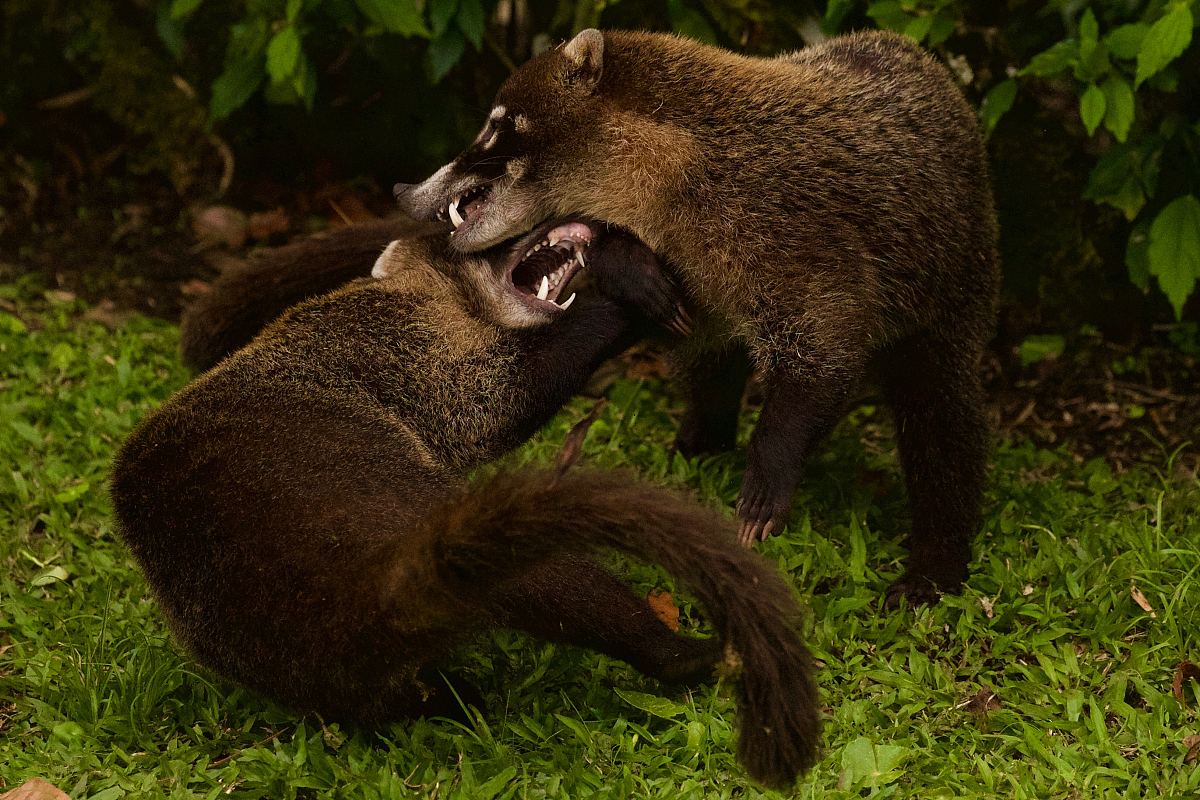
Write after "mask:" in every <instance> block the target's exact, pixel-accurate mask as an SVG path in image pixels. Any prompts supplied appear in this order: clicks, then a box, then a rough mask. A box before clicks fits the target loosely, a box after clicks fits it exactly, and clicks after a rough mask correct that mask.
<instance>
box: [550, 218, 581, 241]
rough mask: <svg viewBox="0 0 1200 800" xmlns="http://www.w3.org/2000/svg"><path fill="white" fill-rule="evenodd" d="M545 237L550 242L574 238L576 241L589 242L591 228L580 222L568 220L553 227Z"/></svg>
mask: <svg viewBox="0 0 1200 800" xmlns="http://www.w3.org/2000/svg"><path fill="white" fill-rule="evenodd" d="M545 238H547V239H549V240H550V241H552V242H555V241H562V240H563V239H574V240H575V241H577V242H590V241H591V240H592V229H591V228H589V227H588V226H587V225H584V224H583V223H582V222H568V223H565V224H563V225H559V226H558V227H557V228H553V229H551V230H550V232H549V233H547V234H546V236H545Z"/></svg>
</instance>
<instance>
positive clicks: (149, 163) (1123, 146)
mask: <svg viewBox="0 0 1200 800" xmlns="http://www.w3.org/2000/svg"><path fill="white" fill-rule="evenodd" d="M0 15H2V16H0V20H2V21H3V24H4V33H3V36H2V37H0V59H2V60H3V62H4V63H5V64H8V65H13V66H14V67H15V68H14V69H8V70H5V72H4V75H3V76H0V110H2V111H3V113H4V114H5V115H6V120H5V122H6V124H4V125H3V126H2V127H0V134H3V135H4V136H5V142H4V144H5V146H4V148H3V155H2V156H0V157H3V158H9V159H11V157H12V154H13V153H21V154H23V155H22V157H23V158H24V159H25V160H24V164H25V165H32V166H26V167H25V169H26V172H30V171H32V172H33V173H34V175H35V176H40V175H44V174H45V173H46V172H48V171H53V169H54V158H55V156H54V145H53V134H54V133H55V127H54V126H55V125H62V124H63V122H62V121H61V120H59V121H58V122H56V121H54V120H53V119H51V117H53V110H54V109H55V108H56V106H55V103H54V101H53V98H55V97H58V98H60V99H61V98H62V97H64V96H65V97H67V98H71V97H72V94H71V93H72V92H74V91H75V90H79V89H80V87H84V89H83V91H85V92H86V109H87V110H88V112H90V113H92V114H93V115H94V117H91V118H87V122H86V123H85V124H84V125H82V126H81V125H80V124H79V122H78V119H79V118H78V116H76V117H74V118H70V119H71V123H70V124H71V125H73V126H74V129H75V130H74V131H72V133H73V134H75V135H87V136H89V137H90V138H89V139H88V141H89V142H94V143H95V144H94V146H95V147H96V148H101V147H102V146H103V144H101V141H102V140H104V139H105V137H106V136H107V137H108V139H109V140H115V141H118V142H122V141H123V142H124V147H123V149H122V150H121V151H120V152H119V154H118V155H117V156H116V157H115V158H114V161H115V162H117V166H118V167H123V168H125V169H126V170H128V171H130V172H133V173H135V174H138V173H149V174H159V175H165V176H167V177H168V178H169V179H170V181H171V183H172V185H173V186H174V187H175V189H176V190H177V191H178V192H179V193H181V194H183V195H184V196H188V197H195V198H200V199H203V198H204V197H205V196H211V195H212V194H214V192H215V191H216V187H217V185H218V183H219V182H218V181H217V179H216V178H215V177H214V176H215V175H216V174H217V173H218V172H219V170H217V169H215V168H214V166H213V165H214V164H215V163H216V160H217V159H216V153H217V151H216V150H215V149H214V148H217V147H219V145H217V144H216V143H217V142H220V143H224V142H226V141H227V142H229V144H230V146H231V148H232V152H234V153H236V154H237V159H236V161H237V164H238V170H239V177H246V176H247V174H248V173H249V174H256V173H261V174H267V175H271V176H274V177H275V178H277V179H290V180H295V179H297V176H304V175H307V174H309V173H310V172H311V171H312V170H313V165H314V164H315V163H317V162H320V161H331V162H332V163H333V164H334V172H335V173H336V174H340V175H369V176H372V177H374V178H376V179H377V180H378V181H379V183H380V185H384V186H386V185H389V184H390V183H391V182H392V181H394V180H397V179H409V180H412V179H416V178H418V177H420V176H421V175H423V174H424V173H425V172H426V171H427V170H429V169H430V168H431V167H433V166H435V165H437V164H438V163H440V162H441V161H443V160H445V159H446V158H447V157H449V156H450V155H452V154H453V153H454V152H455V151H456V150H457V149H458V148H459V147H460V146H461V144H462V143H463V142H465V141H467V140H469V138H470V137H471V136H472V135H473V134H474V131H475V130H476V128H477V127H478V124H479V121H480V119H481V118H482V112H483V109H485V108H487V106H488V100H489V98H490V96H491V94H492V92H493V91H494V90H495V87H496V86H497V85H498V84H499V82H500V81H501V80H503V78H504V76H505V75H506V74H507V73H508V72H509V71H510V70H511V69H513V68H514V67H515V65H518V64H520V63H521V62H522V61H524V60H525V59H526V58H528V57H529V56H530V55H531V54H532V53H535V52H537V51H538V50H540V49H544V48H545V47H548V46H552V45H553V44H554V43H555V42H557V41H560V40H562V39H564V38H566V37H568V36H570V35H571V34H572V33H573V32H574V31H577V30H579V29H581V28H583V27H587V26H592V25H600V26H606V27H634V28H650V29H658V30H675V31H677V32H680V33H682V34H684V35H687V36H692V37H695V38H697V39H701V40H704V41H708V42H712V43H715V44H720V45H723V46H727V47H731V48H734V49H738V50H742V51H746V52H751V53H761V54H768V53H774V52H778V51H780V50H784V49H789V48H795V47H800V46H803V45H804V44H805V42H806V41H812V40H813V39H814V38H815V37H819V36H821V35H832V34H835V33H838V32H843V31H847V30H854V29H860V28H864V27H873V26H877V27H882V28H888V29H892V30H897V31H901V32H903V33H905V34H907V35H909V36H911V37H913V38H914V39H916V40H918V41H920V42H921V43H922V44H924V45H925V46H927V47H929V48H930V49H932V50H934V51H935V52H937V53H938V54H939V55H941V56H942V57H943V58H944V59H945V60H946V61H947V63H948V64H949V65H950V66H951V68H952V69H953V70H954V72H955V73H956V74H957V75H958V77H959V78H960V80H961V82H962V84H963V87H964V90H965V91H966V92H967V94H968V96H970V97H971V99H972V100H973V101H975V102H977V103H978V104H979V107H980V115H981V119H982V121H983V123H984V125H985V127H986V129H987V130H988V132H989V135H990V136H991V140H992V141H991V146H992V152H993V157H994V173H995V183H996V193H997V198H998V201H999V208H1000V213H1001V223H1002V229H1003V255H1004V259H1005V265H1006V283H1007V290H1008V299H1009V303H1008V317H1009V318H1010V321H1012V322H1013V323H1014V324H1015V327H1016V328H1018V329H1021V330H1024V331H1028V330H1029V329H1030V328H1037V327H1042V328H1046V327H1049V328H1063V327H1070V326H1074V325H1078V324H1079V323H1089V324H1093V325H1100V326H1102V327H1105V328H1107V329H1110V330H1113V331H1116V332H1118V333H1120V334H1122V335H1126V334H1129V333H1131V332H1133V333H1136V332H1137V331H1147V330H1149V329H1150V326H1151V325H1152V324H1153V323H1156V322H1170V321H1172V320H1180V319H1182V318H1184V317H1185V316H1188V317H1190V318H1194V317H1195V313H1194V309H1195V305H1196V303H1195V300H1194V298H1195V296H1196V294H1197V291H1196V284H1197V281H1198V280H1200V199H1198V198H1200V95H1198V91H1200V82H1198V81H1197V80H1196V78H1197V77H1198V76H1200V47H1197V46H1196V45H1195V44H1194V43H1193V39H1194V38H1195V37H1194V29H1195V27H1196V24H1197V21H1198V18H1200V10H1198V9H1197V2H1196V0H1166V1H1165V2H1164V1H1163V0H1094V1H1093V2H1080V0H1052V1H1051V2H1023V0H1008V1H1007V2H997V3H979V2H967V1H966V0H874V1H873V2H866V1H864V0H829V1H828V2H820V0H817V1H816V2H809V1H807V0H790V2H775V3H772V2H765V0H665V2H663V1H661V0H655V1H654V2H633V0H72V1H71V2H65V1H64V0H59V1H58V2H54V1H53V0H52V2H44V1H43V0H10V2H8V3H6V4H5V6H4V10H3V11H2V12H0ZM47 98H52V99H51V102H50V103H46V99H47ZM39 101H40V105H39ZM48 108H49V110H48ZM81 130H82V131H86V132H87V133H86V134H81V133H79V131H81ZM214 134H215V136H216V137H219V138H216V139H214ZM2 172H5V171H4V170H0V173H2ZM8 172H11V171H8ZM19 188H20V187H19V186H18V185H17V182H14V180H13V179H11V177H10V176H7V175H6V176H3V177H0V190H2V191H3V194H0V197H5V196H8V195H10V194H13V195H15V194H17V193H19ZM4 205H5V206H6V207H9V206H13V205H15V203H10V202H9V201H8V200H5V202H4ZM5 213H7V214H9V215H10V216H11V215H12V214H13V211H12V210H11V208H9V209H6V211H5ZM1189 299H1191V301H1192V305H1190V306H1189Z"/></svg>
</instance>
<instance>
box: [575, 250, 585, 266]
mask: <svg viewBox="0 0 1200 800" xmlns="http://www.w3.org/2000/svg"><path fill="white" fill-rule="evenodd" d="M575 260H576V261H578V262H579V266H581V267H586V266H587V262H586V261H584V260H583V251H582V250H580V251H579V252H578V253H576V254H575Z"/></svg>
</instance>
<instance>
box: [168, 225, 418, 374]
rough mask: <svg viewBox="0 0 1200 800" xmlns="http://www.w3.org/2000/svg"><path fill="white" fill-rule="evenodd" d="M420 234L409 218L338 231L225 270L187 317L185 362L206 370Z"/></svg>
mask: <svg viewBox="0 0 1200 800" xmlns="http://www.w3.org/2000/svg"><path fill="white" fill-rule="evenodd" d="M412 234H413V223H412V222H411V221H409V220H407V219H403V218H400V219H391V220H381V221H378V222H367V223H360V224H356V225H350V226H347V227H345V228H337V229H335V230H331V231H328V232H325V233H320V234H317V235H315V236H309V237H307V238H304V239H301V240H299V241H296V242H292V243H291V244H287V245H284V246H283V247H276V248H274V249H271V250H267V251H264V252H262V253H258V254H255V255H254V256H252V257H251V258H250V259H249V260H247V261H246V262H245V263H242V264H238V265H236V266H234V267H231V268H229V269H227V270H225V271H224V272H223V273H222V274H221V276H220V277H219V278H218V279H217V280H216V281H215V282H214V283H213V285H212V288H211V289H210V290H209V291H208V293H207V294H205V295H203V296H202V297H200V299H198V300H197V301H196V302H195V303H194V304H193V305H192V306H191V307H190V308H189V309H188V310H187V311H185V312H184V315H183V322H182V343H181V349H182V355H183V362H184V363H185V364H186V365H187V366H188V367H189V368H191V369H192V370H195V371H196V372H200V371H203V370H206V369H208V368H209V367H212V366H213V365H214V364H216V363H217V362H218V361H220V360H221V359H223V358H224V357H225V356H227V355H229V354H230V353H232V352H233V351H234V350H237V349H239V348H240V347H242V346H244V345H246V344H247V343H249V341H250V340H251V339H253V338H254V337H255V336H257V335H258V332H259V331H261V330H262V329H263V328H264V327H266V325H267V324H268V323H269V322H271V321H272V320H274V319H275V318H276V317H278V316H279V315H280V314H282V313H283V312H284V311H286V310H287V309H288V308H290V307H291V306H294V305H296V304H297V303H299V302H301V301H303V300H307V299H308V298H310V297H317V296H318V295H322V294H325V293H326V292H331V291H333V290H334V289H337V288H339V287H340V286H343V285H345V284H347V283H349V282H350V281H352V280H354V279H355V278H365V277H367V276H368V275H370V274H371V267H372V266H373V265H374V264H375V259H376V258H378V257H379V254H380V253H382V252H383V249H384V248H385V247H386V246H387V245H388V243H389V242H391V241H392V240H393V239H397V238H400V237H402V236H408V235H412Z"/></svg>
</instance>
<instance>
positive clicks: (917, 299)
mask: <svg viewBox="0 0 1200 800" xmlns="http://www.w3.org/2000/svg"><path fill="white" fill-rule="evenodd" d="M397 196H398V199H399V201H400V205H401V207H402V208H403V209H404V210H405V211H406V212H407V213H409V214H412V215H414V216H415V217H417V218H420V219H425V220H437V219H447V218H449V219H451V220H452V221H453V222H454V224H455V230H454V233H453V238H452V242H453V244H454V247H455V248H456V249H458V250H460V251H463V252H472V251H476V250H478V249H479V248H483V247H487V246H490V245H492V244H493V243H495V242H498V241H502V240H504V239H505V238H507V237H510V236H513V235H515V234H517V233H518V232H520V231H523V230H526V229H528V228H529V227H530V226H532V225H534V224H536V223H537V222H538V221H539V220H542V219H545V218H547V217H550V216H554V215H558V214H564V213H582V214H586V215H588V216H590V217H592V218H595V219H600V220H604V221H607V222H611V223H613V224H616V225H620V226H622V227H624V228H626V229H628V230H630V231H631V232H632V233H634V234H635V235H636V236H638V237H639V238H640V239H641V240H643V241H644V242H646V243H647V244H648V245H649V246H650V247H651V248H652V249H653V250H654V251H655V252H656V253H657V254H659V255H660V256H661V257H663V258H664V259H665V260H666V261H668V262H670V263H671V264H672V265H673V266H674V268H675V269H677V271H678V274H679V277H680V278H681V279H682V281H683V283H684V285H685V288H686V290H687V291H688V293H689V294H690V295H691V296H692V297H693V298H694V300H695V302H696V304H697V305H698V307H699V309H700V311H701V312H702V318H701V320H700V321H699V326H700V328H701V330H707V331H710V332H711V335H710V336H709V337H708V338H707V340H706V341H700V342H694V343H692V344H691V345H690V348H689V353H690V355H686V354H685V356H684V358H683V360H684V361H685V362H686V364H685V367H686V368H685V372H686V374H687V378H686V382H687V392H688V395H689V400H690V402H691V408H689V410H688V412H687V417H686V419H685V427H684V428H683V429H681V438H680V440H679V446H680V448H681V449H682V450H683V451H684V452H695V451H697V450H702V449H704V448H705V447H707V446H709V445H711V444H712V443H729V442H731V441H732V438H733V425H734V423H736V407H735V404H736V403H737V401H738V400H739V399H740V398H739V397H737V396H736V393H735V392H731V391H729V390H728V389H723V388H722V386H723V385H728V384H730V383H731V382H733V383H738V382H739V381H741V380H744V373H745V371H746V369H745V367H744V366H742V362H744V361H745V360H746V355H748V356H749V358H750V360H751V361H752V362H753V364H754V366H755V367H756V368H757V369H758V370H759V371H760V372H761V373H762V374H763V376H764V380H765V390H766V395H765V405H764V408H763V412H762V414H761V416H760V419H759V422H758V425H757V427H756V429H755V433H754V435H753V437H752V438H751V441H750V448H749V453H748V458H747V462H748V466H747V472H746V475H745V477H744V480H743V486H742V491H741V493H740V497H739V501H738V514H739V516H740V518H741V520H742V528H741V532H740V533H741V538H742V540H743V541H744V542H746V543H747V544H748V543H750V542H752V541H754V540H756V539H759V538H764V537H765V536H767V535H769V534H770V533H772V532H774V531H778V530H779V529H781V528H782V526H783V524H784V522H785V521H786V517H787V512H788V509H789V507H790V503H791V496H792V493H793V490H794V488H795V486H796V483H797V482H798V481H799V480H800V477H801V475H802V472H803V466H804V463H805V461H806V460H807V458H808V456H809V455H810V453H811V451H812V449H813V447H814V446H815V445H816V444H817V443H818V442H819V441H820V440H821V438H823V436H824V435H825V433H827V432H828V431H829V430H830V429H831V428H832V426H833V424H834V422H835V421H836V419H837V418H838V416H839V415H840V413H841V412H842V410H843V408H844V407H845V405H846V403H847V402H848V401H849V399H850V398H851V397H852V396H853V392H854V391H855V388H856V386H857V385H858V384H859V383H861V382H862V381H863V380H864V379H865V378H867V377H868V375H873V376H874V377H875V378H877V379H878V380H879V381H880V383H881V385H882V388H883V390H884V394H885V397H886V399H887V401H888V404H889V406H890V407H891V409H892V411H893V413H894V415H895V417H896V420H897V429H898V435H899V445H900V451H901V460H902V462H903V465H904V468H905V473H906V477H907V478H908V483H909V490H910V495H911V498H910V499H911V502H912V506H913V516H914V522H913V533H912V536H911V537H910V542H911V544H912V549H911V553H912V555H911V558H910V561H909V565H908V574H907V575H906V576H904V577H903V578H902V579H901V580H900V581H898V582H897V583H896V584H894V586H893V589H892V591H891V598H890V599H891V600H893V601H895V600H897V599H898V598H899V597H908V598H909V599H911V600H914V601H923V600H927V599H930V598H931V597H932V595H933V590H935V589H939V588H940V589H949V590H955V589H957V588H958V587H959V586H960V585H961V583H962V581H963V579H964V578H965V576H966V565H967V561H968V558H969V540H970V537H971V535H973V533H974V531H975V529H976V527H977V526H978V520H979V505H980V501H981V494H982V485H983V480H984V474H985V467H986V459H987V455H986V453H987V446H986V440H987V435H986V425H985V422H984V415H983V412H982V395H981V388H980V386H979V380H978V376H977V374H976V372H977V367H978V360H979V358H980V355H981V352H982V348H983V346H984V344H985V342H986V341H987V339H988V338H989V337H990V334H991V329H992V325H993V322H994V317H995V298H996V290H997V284H998V271H997V266H996V246H995V239H996V223H995V216H994V213H993V207H992V200H991V194H990V189H989V185H988V175H987V166H986V159H985V152H984V148H983V143H982V139H981V136H980V133H979V129H978V125H977V123H976V119H975V115H974V113H973V112H972V110H971V108H970V107H969V106H968V104H967V103H966V101H965V99H964V98H963V96H962V93H961V92H960V91H959V90H958V88H957V86H956V85H955V84H954V81H953V78H952V77H951V76H950V74H949V72H948V71H947V70H946V69H945V68H944V67H943V66H942V65H940V64H938V63H937V62H936V61H935V60H934V59H933V57H932V56H930V55H929V54H928V53H926V52H924V51H923V50H921V49H920V48H919V47H918V46H917V45H916V44H915V43H913V42H911V41H909V40H907V39H906V38H904V37H901V36H899V35H896V34H889V33H878V32H874V33H857V34H851V35H849V36H844V37H836V38H833V39H830V40H828V41H826V42H824V43H822V44H819V45H816V46H813V47H810V48H806V49H804V50H801V51H799V52H797V53H793V54H789V55H787V56H784V57H781V58H753V57H747V56H743V55H738V54H736V53H732V52H729V51H726V50H722V49H720V48H715V47H710V46H707V45H703V44H700V43H698V42H694V41H690V40H687V39H684V38H681V37H677V36H671V35H666V34H656V33H637V32H627V31H609V32H604V33H602V32H600V31H597V30H586V31H583V32H582V33H580V34H578V35H577V36H576V37H575V38H574V39H572V40H571V41H570V42H568V43H566V44H565V45H563V46H562V47H559V48H557V49H555V50H552V51H550V52H547V53H545V54H542V55H540V56H538V57H537V58H535V59H533V60H532V61H530V62H529V63H528V64H526V65H524V66H523V67H521V68H520V69H519V70H517V71H516V72H515V73H514V74H513V75H512V76H510V78H509V79H508V80H507V81H506V82H505V84H504V85H503V86H502V87H501V88H500V90H499V92H498V93H497V95H496V99H495V102H494V107H493V109H492V112H491V114H490V115H489V117H488V120H487V123H486V125H485V127H484V129H483V131H482V132H481V133H480V135H479V136H478V137H477V138H476V140H475V142H473V143H472V144H471V145H470V146H469V147H468V148H467V149H466V150H465V151H464V152H463V153H461V154H460V155H459V156H458V157H457V158H455V159H454V160H453V161H452V162H451V163H449V164H447V165H446V166H445V167H443V168H442V169H440V170H438V171H437V172H436V173H434V175H433V176H431V177H430V178H428V179H427V180H425V181H424V182H422V183H421V184H419V185H415V186H405V185H400V186H398V187H397ZM730 334H732V337H733V338H734V339H735V340H736V342H737V345H736V346H734V347H733V348H730V347H729V346H728V345H727V343H726V342H727V340H728V339H729V337H730ZM714 365H717V366H719V367H720V369H718V368H717V366H714ZM739 385H740V383H739ZM731 411H732V413H731ZM685 431H686V435H684V432H685Z"/></svg>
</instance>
